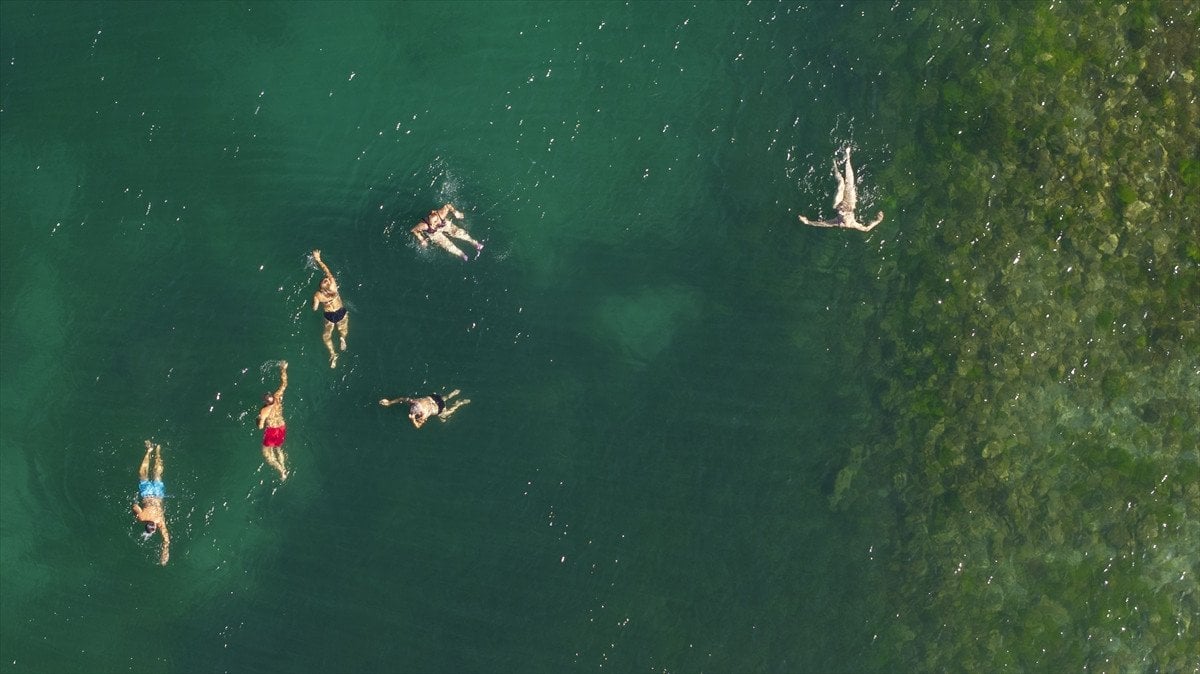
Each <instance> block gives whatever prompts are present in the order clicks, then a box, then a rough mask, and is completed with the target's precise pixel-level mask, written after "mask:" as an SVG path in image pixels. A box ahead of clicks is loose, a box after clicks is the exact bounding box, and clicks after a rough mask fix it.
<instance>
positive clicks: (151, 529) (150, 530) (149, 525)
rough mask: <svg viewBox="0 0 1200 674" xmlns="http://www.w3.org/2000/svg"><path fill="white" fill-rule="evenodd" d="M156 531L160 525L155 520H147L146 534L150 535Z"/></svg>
mask: <svg viewBox="0 0 1200 674" xmlns="http://www.w3.org/2000/svg"><path fill="white" fill-rule="evenodd" d="M155 531H158V525H157V524H155V523H154V522H146V535H147V536H149V535H150V534H152V533H154V532H155Z"/></svg>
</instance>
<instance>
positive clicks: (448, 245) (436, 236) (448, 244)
mask: <svg viewBox="0 0 1200 674" xmlns="http://www.w3.org/2000/svg"><path fill="white" fill-rule="evenodd" d="M429 238H430V240H431V241H433V242H434V243H436V244H437V245H439V246H441V248H442V250H445V251H446V252H447V253H450V254H451V255H454V256H455V257H461V258H462V259H463V260H467V259H468V258H467V254H466V253H464V252H462V251H461V250H459V249H458V246H456V245H454V242H453V241H451V240H450V239H448V238H446V235H445V234H442V233H441V232H434V233H433V236H431V237H429Z"/></svg>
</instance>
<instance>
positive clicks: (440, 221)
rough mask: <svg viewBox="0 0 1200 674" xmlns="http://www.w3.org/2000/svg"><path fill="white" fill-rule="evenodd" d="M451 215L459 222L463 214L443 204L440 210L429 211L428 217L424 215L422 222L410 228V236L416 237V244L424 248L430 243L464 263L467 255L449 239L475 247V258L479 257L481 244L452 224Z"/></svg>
mask: <svg viewBox="0 0 1200 674" xmlns="http://www.w3.org/2000/svg"><path fill="white" fill-rule="evenodd" d="M451 215H453V216H454V217H455V218H458V219H459V220H462V219H463V212H462V211H460V210H458V209H457V208H455V207H454V204H445V205H444V206H442V207H441V208H437V209H434V210H432V211H429V215H426V216H425V219H424V220H421V221H420V222H418V223H417V224H416V225H415V226H413V228H412V234H413V236H414V237H416V239H417V243H419V244H421V247H422V248H425V247H427V246H429V242H430V241H432V242H434V243H436V244H437V245H438V246H440V247H441V248H442V249H443V250H445V251H446V252H448V253H450V254H451V255H454V256H457V257H460V258H462V259H463V262H466V261H467V260H468V259H469V258H468V257H467V254H466V253H464V252H462V251H461V250H459V248H458V246H456V245H454V242H453V241H451V240H450V237H454V238H456V239H459V240H461V241H466V242H467V243H469V244H471V245H472V246H475V257H479V253H480V252H481V251H482V250H483V244H482V243H479V242H478V241H476V240H475V239H472V238H471V235H470V234H468V233H467V230H465V229H463V228H462V227H459V226H458V225H456V224H454V223H453V222H452V221H451V219H450V216H451Z"/></svg>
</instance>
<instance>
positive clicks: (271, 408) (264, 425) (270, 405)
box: [258, 360, 288, 482]
mask: <svg viewBox="0 0 1200 674" xmlns="http://www.w3.org/2000/svg"><path fill="white" fill-rule="evenodd" d="M285 390H287V361H286V360H281V361H279V390H277V391H275V392H274V393H268V394H266V395H265V396H263V407H262V409H261V410H259V411H258V427H259V428H261V429H263V442H262V444H263V448H262V450H263V458H264V459H266V460H267V463H268V464H270V466H271V467H272V468H274V469H275V470H277V471H279V480H280V481H281V482H282V481H285V480H287V476H288V472H287V455H285V454H284V453H283V441H284V440H285V439H287V426H285V425H284V423H283V392H284V391H285Z"/></svg>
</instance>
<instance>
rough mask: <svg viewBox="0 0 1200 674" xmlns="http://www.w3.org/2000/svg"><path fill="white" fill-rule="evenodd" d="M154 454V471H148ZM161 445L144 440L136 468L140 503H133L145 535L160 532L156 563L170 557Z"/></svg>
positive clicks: (134, 511)
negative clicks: (160, 547) (164, 502)
mask: <svg viewBox="0 0 1200 674" xmlns="http://www.w3.org/2000/svg"><path fill="white" fill-rule="evenodd" d="M151 454H154V456H155V459H154V473H153V475H152V474H151V473H150V455H151ZM162 474H163V460H162V447H160V446H159V445H156V444H152V443H151V442H150V441H149V440H147V441H146V456H144V457H142V465H141V467H140V468H138V498H139V499H141V503H140V504H138V503H134V504H133V516H134V517H136V518H137V521H139V522H142V523H143V524H145V530H146V533H145V536H146V538H150V537H151V536H153V535H154V532H156V531H157V532H158V533H160V534H162V553H160V554H159V556H158V563H159V564H162V565H164V566H165V565H166V563H167V560H168V559H170V558H171V534H170V533H169V532H168V531H167V515H166V511H165V510H164V509H163V499H164V498H166V497H167V490H166V488H165V487H163V481H162Z"/></svg>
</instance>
